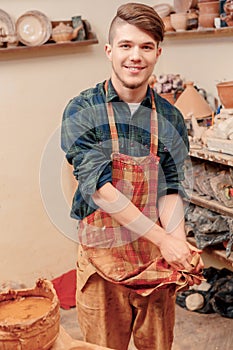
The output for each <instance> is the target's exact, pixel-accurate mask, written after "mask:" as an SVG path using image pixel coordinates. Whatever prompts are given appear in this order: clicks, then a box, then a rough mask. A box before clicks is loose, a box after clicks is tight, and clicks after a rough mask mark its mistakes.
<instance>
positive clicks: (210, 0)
mask: <svg viewBox="0 0 233 350" xmlns="http://www.w3.org/2000/svg"><path fill="white" fill-rule="evenodd" d="M215 1H216V0H198V4H199V3H200V2H215Z"/></svg>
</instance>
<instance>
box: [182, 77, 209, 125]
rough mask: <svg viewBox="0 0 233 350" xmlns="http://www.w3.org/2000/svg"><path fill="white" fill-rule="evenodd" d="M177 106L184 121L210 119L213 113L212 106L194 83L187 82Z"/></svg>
mask: <svg viewBox="0 0 233 350" xmlns="http://www.w3.org/2000/svg"><path fill="white" fill-rule="evenodd" d="M175 106H176V107H177V108H178V109H179V110H180V111H181V113H182V114H183V117H184V119H191V117H192V115H193V116H194V117H195V118H197V119H202V118H205V117H210V116H211V115H212V113H213V111H212V109H211V107H210V105H209V104H208V103H207V102H206V100H205V99H204V97H203V96H202V95H201V94H200V93H199V92H198V91H197V89H196V88H195V87H194V83H193V82H191V81H190V82H186V88H185V90H184V91H183V92H182V94H181V95H180V97H178V99H177V101H176V102H175Z"/></svg>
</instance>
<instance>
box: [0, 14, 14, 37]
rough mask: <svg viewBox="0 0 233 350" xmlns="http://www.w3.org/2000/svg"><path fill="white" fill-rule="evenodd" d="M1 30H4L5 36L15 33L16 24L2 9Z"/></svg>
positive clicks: (0, 16) (0, 17)
mask: <svg viewBox="0 0 233 350" xmlns="http://www.w3.org/2000/svg"><path fill="white" fill-rule="evenodd" d="M0 28H3V29H4V32H5V34H14V33H15V24H14V22H13V20H12V19H11V17H10V15H9V14H8V13H7V12H5V11H3V10H1V9H0Z"/></svg>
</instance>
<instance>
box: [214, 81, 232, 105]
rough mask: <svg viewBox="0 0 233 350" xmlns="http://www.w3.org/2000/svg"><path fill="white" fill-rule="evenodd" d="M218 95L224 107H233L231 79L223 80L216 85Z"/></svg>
mask: <svg viewBox="0 0 233 350" xmlns="http://www.w3.org/2000/svg"><path fill="white" fill-rule="evenodd" d="M216 87H217V90H218V96H219V99H220V101H221V103H222V104H223V106H224V107H225V108H233V81H225V82H221V83H218V84H217V85H216Z"/></svg>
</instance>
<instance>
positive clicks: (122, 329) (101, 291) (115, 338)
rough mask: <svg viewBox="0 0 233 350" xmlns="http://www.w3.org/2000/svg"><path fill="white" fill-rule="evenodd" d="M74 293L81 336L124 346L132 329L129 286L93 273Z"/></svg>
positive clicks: (121, 348) (107, 345) (100, 343)
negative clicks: (81, 287)
mask: <svg viewBox="0 0 233 350" xmlns="http://www.w3.org/2000/svg"><path fill="white" fill-rule="evenodd" d="M77 278H78V274H77ZM76 295H77V312H78V321H79V325H80V328H81V330H82V332H83V336H84V340H85V341H87V342H89V343H93V344H97V345H101V346H105V347H109V348H113V349H117V350H126V349H127V348H128V344H129V341H130V337H131V330H132V308H131V306H130V305H129V290H128V289H126V288H125V287H123V286H118V285H114V284H112V283H110V282H108V281H106V280H104V279H103V278H101V277H100V276H99V275H98V274H97V273H95V274H94V275H92V276H91V277H90V278H89V280H88V281H87V283H86V285H85V287H84V288H83V289H82V291H80V290H77V294H76ZM160 350H161V349H160Z"/></svg>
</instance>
